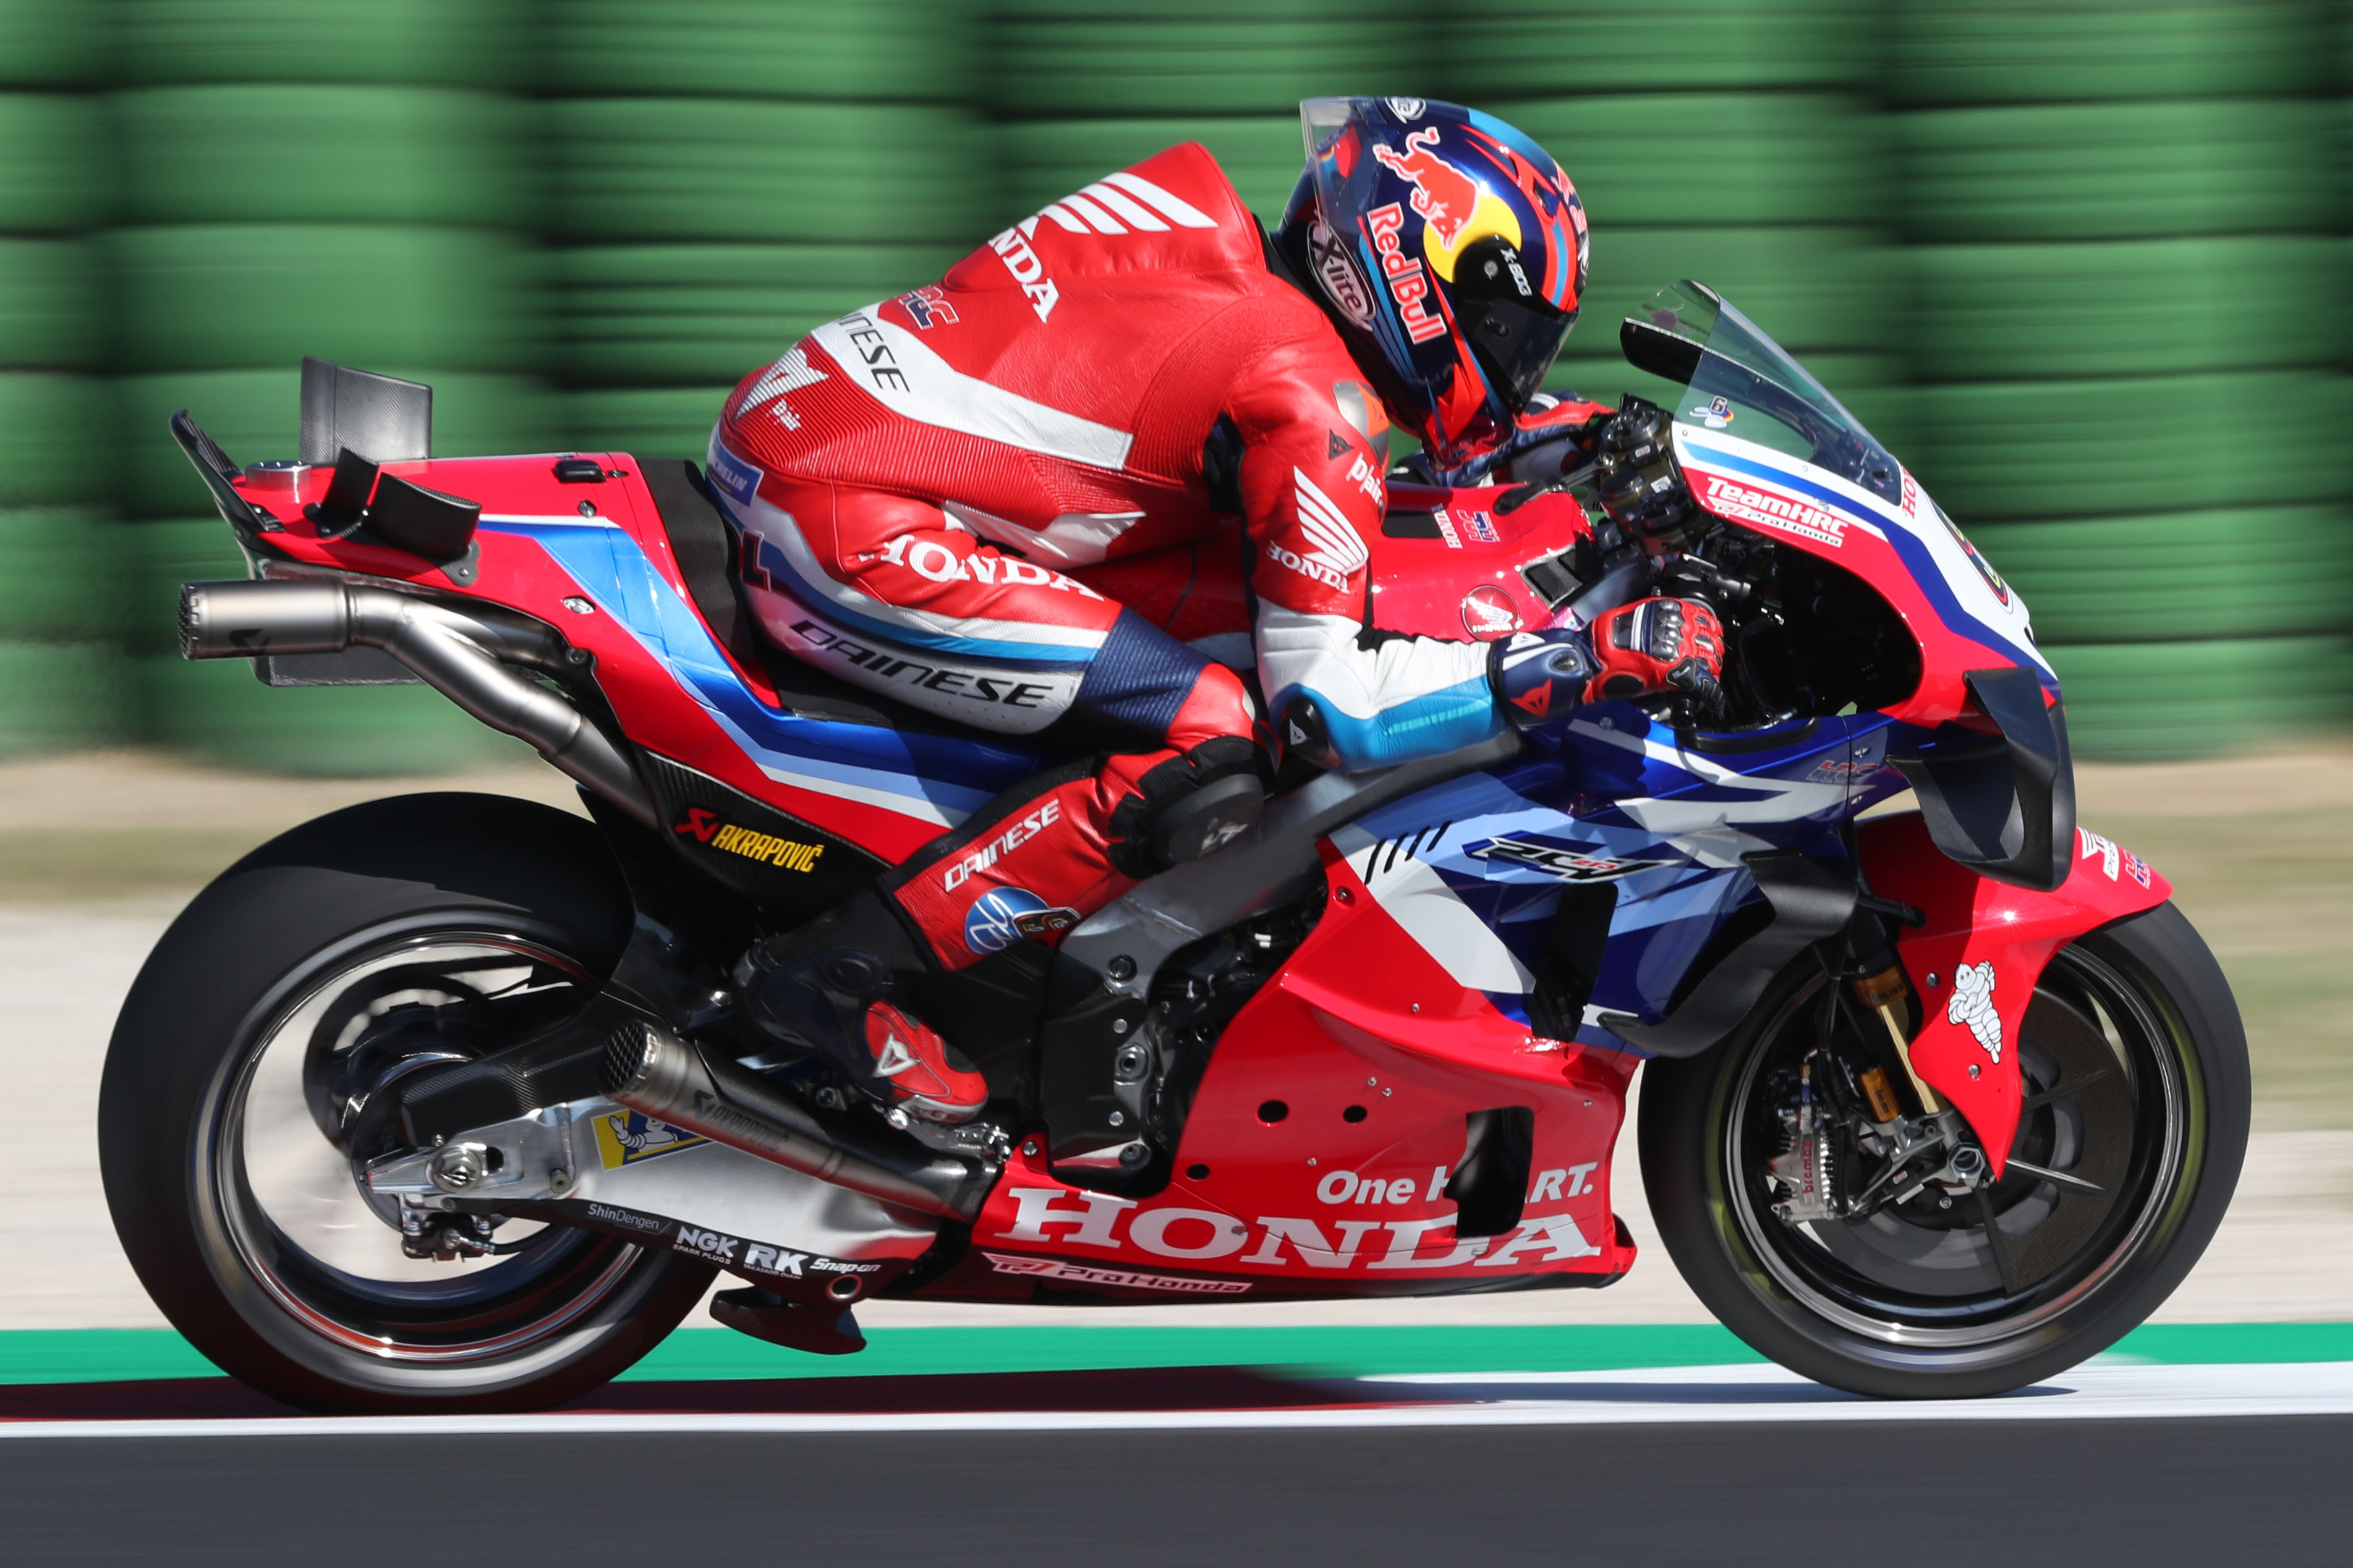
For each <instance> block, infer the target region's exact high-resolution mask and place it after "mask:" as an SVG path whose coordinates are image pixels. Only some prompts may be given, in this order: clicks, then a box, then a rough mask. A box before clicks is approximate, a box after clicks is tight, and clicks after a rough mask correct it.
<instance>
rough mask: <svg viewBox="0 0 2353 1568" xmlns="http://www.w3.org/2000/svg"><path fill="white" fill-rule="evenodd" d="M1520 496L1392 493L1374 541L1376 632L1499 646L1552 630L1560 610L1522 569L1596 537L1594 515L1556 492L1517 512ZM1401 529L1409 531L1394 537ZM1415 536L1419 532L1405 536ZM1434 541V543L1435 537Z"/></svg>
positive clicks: (1423, 489) (1401, 489)
mask: <svg viewBox="0 0 2353 1568" xmlns="http://www.w3.org/2000/svg"><path fill="white" fill-rule="evenodd" d="M1512 488H1514V487H1510V486H1504V485H1494V486H1486V487H1482V488H1479V489H1457V490H1447V489H1431V488H1430V487H1428V486H1424V485H1403V484H1400V485H1391V486H1390V487H1389V506H1388V518H1389V519H1390V520H1394V521H1385V522H1384V524H1383V526H1382V529H1381V531H1380V534H1379V535H1378V536H1377V537H1374V538H1369V539H1368V540H1367V542H1368V543H1370V544H1371V546H1372V554H1373V564H1372V571H1373V614H1372V626H1373V629H1374V630H1375V631H1382V632H1403V633H1405V634H1407V635H1408V636H1409V637H1445V638H1449V639H1452V640H1455V641H1460V640H1461V639H1462V638H1465V637H1468V638H1471V639H1472V640H1473V641H1477V642H1493V641H1494V640H1495V639H1496V638H1498V637H1509V636H1511V635H1512V634H1513V633H1514V632H1519V631H1527V630H1530V629H1532V628H1534V627H1536V626H1546V625H1549V624H1550V621H1551V616H1552V607H1551V606H1550V605H1548V604H1546V601H1545V599H1544V597H1543V596H1542V595H1539V594H1538V593H1537V592H1536V591H1535V588H1533V587H1532V586H1530V585H1529V583H1528V580H1527V578H1526V577H1525V575H1524V574H1523V572H1522V569H1523V568H1524V567H1526V566H1528V565H1530V564H1531V563H1535V562H1539V561H1543V560H1546V559H1547V558H1548V557H1551V556H1554V555H1557V554H1559V553H1560V552H1562V551H1564V550H1567V549H1569V548H1570V547H1571V546H1573V545H1575V544H1576V542H1577V541H1578V540H1580V539H1583V538H1586V537H1588V535H1590V534H1591V533H1592V531H1593V525H1592V524H1591V523H1590V522H1589V521H1588V520H1587V518H1586V515H1585V511H1584V509H1583V508H1581V507H1579V506H1578V505H1577V502H1576V500H1574V499H1573V498H1572V497H1570V496H1569V495H1568V494H1567V492H1566V491H1561V490H1553V491H1548V492H1546V493H1545V494H1543V495H1539V496H1535V497H1534V498H1532V499H1531V500H1528V501H1527V503H1526V504H1525V505H1524V506H1520V507H1516V508H1514V510H1510V511H1504V510H1499V508H1498V505H1497V503H1498V501H1500V500H1501V499H1502V498H1503V497H1504V495H1505V494H1507V493H1508V492H1509V490H1510V489H1512ZM1392 527H1397V528H1398V529H1399V531H1398V532H1394V533H1393V532H1391V531H1390V530H1391V528H1392ZM1405 527H1410V528H1411V529H1412V532H1410V533H1408V532H1405V531H1403V530H1404V528H1405ZM1432 535H1434V537H1432Z"/></svg>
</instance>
